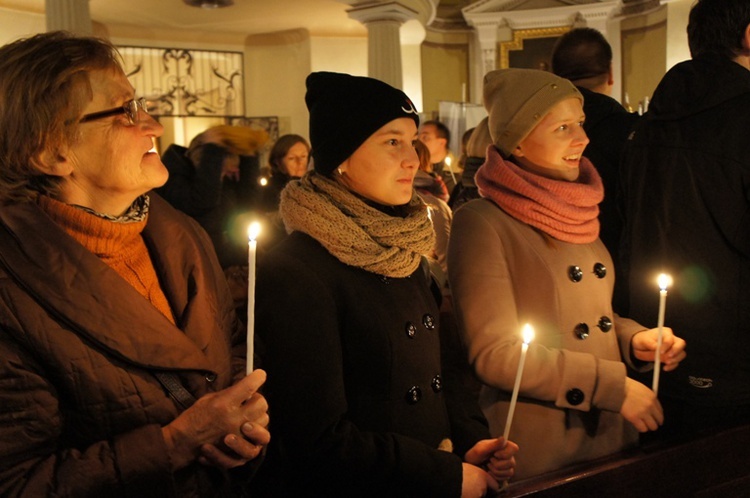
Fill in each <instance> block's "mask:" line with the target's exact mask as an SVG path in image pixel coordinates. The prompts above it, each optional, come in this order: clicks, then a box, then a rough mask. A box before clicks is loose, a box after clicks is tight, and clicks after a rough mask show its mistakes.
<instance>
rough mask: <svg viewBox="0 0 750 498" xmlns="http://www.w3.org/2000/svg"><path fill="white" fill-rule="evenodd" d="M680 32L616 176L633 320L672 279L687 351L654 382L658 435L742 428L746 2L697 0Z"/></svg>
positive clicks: (649, 311)
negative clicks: (683, 54) (683, 50)
mask: <svg viewBox="0 0 750 498" xmlns="http://www.w3.org/2000/svg"><path fill="white" fill-rule="evenodd" d="M687 35H688V43H689V45H690V51H691V54H692V60H688V61H685V62H681V63H680V64H677V65H676V66H674V67H673V68H672V69H670V70H669V71H668V72H667V74H666V75H665V76H664V78H663V79H662V80H661V82H660V83H659V86H658V87H657V88H656V91H655V92H654V97H653V99H652V101H651V105H650V107H649V111H648V113H646V115H645V116H644V117H643V118H642V119H641V121H640V123H639V124H638V126H637V127H636V129H635V132H634V134H633V137H632V139H631V140H630V141H629V142H628V143H627V145H626V147H625V157H624V160H623V171H622V174H623V176H622V187H623V192H624V195H623V201H624V202H623V207H624V209H623V213H624V214H625V229H624V231H623V261H624V262H625V263H626V264H627V271H626V272H625V274H624V275H625V276H624V278H622V279H618V284H619V283H621V284H622V285H623V288H624V294H625V295H626V297H627V298H628V301H629V313H630V315H631V316H633V317H636V318H637V319H639V320H641V321H642V322H643V323H655V322H656V319H657V314H658V309H657V306H658V290H659V288H658V287H657V285H656V276H657V275H658V274H659V273H662V272H665V273H668V274H670V275H671V276H672V278H673V280H674V285H673V287H671V288H670V289H669V297H668V300H667V301H668V302H667V308H666V318H665V320H666V322H667V323H668V324H669V325H671V326H672V327H673V328H675V330H679V331H680V335H682V336H684V337H685V339H686V340H687V341H688V342H689V344H690V350H691V353H690V355H688V358H687V359H686V360H685V362H684V363H683V365H682V366H681V367H680V372H679V375H678V376H676V377H673V376H668V377H667V378H663V379H662V381H661V383H662V385H661V387H660V389H659V398H660V399H661V400H662V403H663V405H664V412H665V415H666V416H667V417H668V418H667V420H666V422H665V424H664V427H663V430H662V431H660V432H661V434H659V437H665V438H672V437H675V438H691V437H695V436H697V435H700V434H703V433H705V432H706V431H716V430H718V429H721V428H724V427H728V426H734V425H739V424H748V423H750V287H748V285H747V280H746V276H748V275H750V140H748V137H747V130H748V129H750V2H747V1H744V0H699V1H698V2H696V3H695V5H694V6H693V8H692V10H691V11H690V17H689V22H688V28H687ZM652 300H653V301H654V303H653V304H652V303H651V301H652Z"/></svg>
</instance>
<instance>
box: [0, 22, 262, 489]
mask: <svg viewBox="0 0 750 498" xmlns="http://www.w3.org/2000/svg"><path fill="white" fill-rule="evenodd" d="M144 104H145V102H144V101H143V99H138V98H137V97H136V95H135V91H134V89H133V87H132V86H131V85H130V83H129V82H128V80H127V78H126V77H125V74H124V73H123V70H122V68H121V66H120V64H119V62H118V54H117V52H116V50H115V49H114V47H112V46H111V45H110V44H109V43H107V42H105V41H102V40H98V39H94V38H75V37H72V36H71V35H67V34H64V33H59V32H53V33H45V34H41V35H37V36H34V37H32V38H28V39H24V40H20V41H17V42H15V43H12V44H10V45H6V46H5V47H3V48H1V49H0V108H2V110H3V112H2V113H0V202H2V209H0V495H2V496H52V495H54V496H63V495H64V496H108V497H115V496H181V497H185V496H191V497H192V496H232V494H233V493H235V492H236V493H238V494H239V493H240V491H241V490H240V489H239V486H241V485H242V484H243V482H245V481H246V479H247V477H248V475H249V471H251V470H252V469H251V468H249V467H252V465H245V464H246V463H247V462H248V461H250V460H253V459H255V458H256V457H257V455H258V454H259V452H260V450H261V445H264V444H266V443H267V442H268V441H269V434H268V432H267V431H266V429H265V427H266V425H267V423H268V417H267V414H266V410H267V405H266V403H265V399H264V398H263V397H262V396H260V395H259V394H258V393H257V390H258V388H259V387H260V386H261V384H263V382H264V380H265V374H264V372H262V371H256V372H254V373H253V374H252V375H249V376H245V375H244V369H245V365H244V361H243V360H242V354H243V351H244V349H245V348H244V344H243V341H242V336H243V334H242V333H241V330H239V329H238V328H237V326H236V325H237V323H238V322H237V319H236V317H235V315H234V310H233V307H232V301H231V298H230V297H229V294H228V290H227V286H226V282H225V281H224V279H223V275H222V273H221V269H220V268H219V266H218V262H217V260H216V256H215V254H214V252H213V249H212V248H211V242H210V240H209V239H208V237H207V236H206V235H205V233H204V232H203V231H202V230H201V229H200V228H199V227H198V225H197V224H196V223H195V222H193V221H192V220H191V219H189V218H188V217H187V216H185V215H182V214H180V213H179V212H177V211H175V210H174V209H172V208H171V207H170V206H169V205H167V204H166V203H165V202H164V201H162V200H161V199H159V198H158V197H156V196H153V195H148V194H147V193H148V192H149V191H150V190H151V189H153V188H154V187H158V186H160V185H162V184H163V183H164V182H165V181H166V179H167V172H166V170H165V168H164V166H163V165H162V163H161V161H160V160H159V156H158V155H157V154H156V153H155V152H154V151H153V145H154V139H155V138H157V137H158V136H159V135H161V133H162V127H161V125H159V123H157V122H156V121H154V120H153V119H152V118H151V117H149V115H148V114H147V113H146V110H145V105H144ZM235 467H237V468H236V469H233V468H235ZM228 469H233V470H232V472H231V473H230V472H228V471H227V470H228ZM230 476H233V477H234V478H235V479H236V482H230Z"/></svg>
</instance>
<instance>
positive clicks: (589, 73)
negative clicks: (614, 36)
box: [552, 28, 639, 311]
mask: <svg viewBox="0 0 750 498" xmlns="http://www.w3.org/2000/svg"><path fill="white" fill-rule="evenodd" d="M552 72H553V73H555V74H556V75H558V76H560V77H562V78H566V79H569V80H570V81H572V82H573V84H574V85H575V86H576V88H578V91H579V92H581V95H583V112H584V113H585V114H586V121H585V122H584V123H583V130H584V131H585V132H586V135H587V136H588V137H589V141H590V142H589V145H588V146H587V147H586V153H585V154H586V157H587V158H588V159H589V160H590V161H591V162H592V163H593V165H594V167H595V168H596V170H597V172H598V173H599V176H601V178H602V182H603V183H604V199H603V200H602V202H601V204H600V205H599V221H600V226H601V230H600V233H599V237H600V238H601V239H602V242H603V243H604V245H605V246H606V248H607V250H608V251H609V253H610V254H611V255H612V260H613V261H614V262H615V263H616V264H618V263H619V261H618V260H619V253H620V248H619V245H620V232H621V231H622V219H621V215H620V213H619V212H618V210H617V191H618V181H619V177H620V160H621V158H622V151H623V147H624V146H625V141H626V140H627V138H628V135H629V134H630V132H631V130H632V129H633V126H635V124H636V122H637V121H638V118H639V116H638V114H636V113H631V112H628V111H627V110H625V108H624V107H623V106H622V105H620V103H619V102H617V101H616V100H615V99H613V98H612V86H613V85H614V82H615V80H614V77H613V74H612V47H610V45H609V42H607V40H606V39H605V38H604V35H602V34H601V33H600V32H599V31H597V30H595V29H593V28H575V29H572V30H570V31H568V32H567V33H565V34H564V35H562V36H561V37H560V38H558V40H557V42H556V43H555V46H554V48H553V50H552ZM616 267H618V266H616ZM619 301H620V299H619V296H617V297H616V300H615V306H616V307H615V311H619V308H620V304H619Z"/></svg>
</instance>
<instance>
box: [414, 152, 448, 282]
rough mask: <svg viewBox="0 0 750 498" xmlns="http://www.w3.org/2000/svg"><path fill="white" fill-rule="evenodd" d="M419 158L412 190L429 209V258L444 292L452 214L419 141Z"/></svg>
mask: <svg viewBox="0 0 750 498" xmlns="http://www.w3.org/2000/svg"><path fill="white" fill-rule="evenodd" d="M414 148H415V149H416V150H417V156H418V157H419V171H417V174H416V176H415V177H414V190H416V191H417V193H418V194H419V196H420V197H421V198H422V200H423V201H424V202H425V204H427V209H429V216H430V221H431V222H432V226H433V228H434V229H435V246H434V248H433V251H432V255H431V257H432V258H433V259H434V260H435V261H437V263H438V265H439V267H440V271H439V272H438V273H437V275H438V276H439V283H440V288H441V289H443V290H445V287H446V286H447V284H448V264H447V263H448V239H449V238H450V235H451V221H453V213H452V212H451V208H450V207H448V204H447V203H446V202H445V201H446V200H447V199H448V195H447V190H446V188H445V184H444V183H443V182H442V180H440V179H439V178H438V177H436V176H433V175H430V174H429V173H427V170H428V169H429V168H430V166H431V164H430V151H429V150H428V149H427V146H426V145H425V144H423V143H422V141H421V140H417V141H416V142H415V144H414Z"/></svg>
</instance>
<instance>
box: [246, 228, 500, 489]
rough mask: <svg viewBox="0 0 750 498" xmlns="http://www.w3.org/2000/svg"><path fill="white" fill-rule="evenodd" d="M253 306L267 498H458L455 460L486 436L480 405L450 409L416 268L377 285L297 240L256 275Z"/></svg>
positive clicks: (434, 325)
mask: <svg viewBox="0 0 750 498" xmlns="http://www.w3.org/2000/svg"><path fill="white" fill-rule="evenodd" d="M257 296H258V301H257V310H258V311H257V315H256V316H257V318H256V332H257V334H258V337H259V338H261V339H262V341H263V346H262V347H260V346H259V349H260V350H263V351H264V353H263V354H262V358H263V366H264V368H266V369H267V371H268V379H269V380H268V383H267V391H266V396H267V398H268V400H269V404H270V406H272V407H273V408H272V415H271V417H272V420H273V422H272V424H273V439H272V442H271V445H270V447H269V454H268V457H267V459H266V462H264V465H263V467H262V472H263V474H264V475H259V478H263V477H265V478H266V479H268V481H270V482H269V483H268V484H266V486H268V489H270V490H271V493H270V494H271V496H321V497H337V496H358V497H362V496H372V497H384V496H389V497H392V496H430V497H442V496H445V497H458V496H460V493H461V482H462V466H461V458H460V457H459V456H458V455H463V454H464V453H465V452H466V451H467V450H468V449H469V448H470V447H471V446H473V444H474V443H475V442H476V441H477V440H479V439H480V438H486V437H488V432H487V427H486V422H485V421H484V420H483V417H482V415H481V413H480V412H479V410H478V407H477V405H476V400H474V401H475V403H474V405H473V406H474V408H475V409H474V410H473V411H472V408H471V406H472V405H470V404H468V403H461V402H457V403H456V404H453V403H452V401H453V400H454V399H456V398H454V393H453V391H452V389H453V388H454V387H456V386H457V384H453V379H452V378H450V376H448V377H446V376H444V372H445V371H444V370H443V369H442V368H441V349H440V337H439V331H440V328H439V324H438V316H439V315H438V309H437V305H436V303H435V301H434V298H433V296H432V295H431V293H430V291H429V287H428V282H427V276H426V274H425V273H424V272H423V270H422V268H420V269H418V270H417V271H416V272H415V273H414V274H412V275H411V276H410V277H407V278H387V277H383V276H380V275H377V274H374V273H369V272H367V271H365V270H362V269H360V268H356V267H353V266H348V265H345V264H343V263H341V262H340V261H339V260H338V259H336V258H335V257H334V256H332V255H331V254H330V253H329V252H328V251H327V250H326V249H325V248H324V247H323V246H321V245H320V244H319V243H318V242H317V241H316V240H314V239H312V238H311V237H309V236H308V235H306V234H303V233H301V232H293V233H292V234H291V235H289V237H287V238H286V239H285V240H284V241H283V242H282V243H281V244H280V245H279V246H277V248H276V249H275V250H274V251H272V253H271V254H269V255H267V257H266V259H265V260H264V261H262V262H261V263H260V264H259V269H258V280H257ZM456 394H458V395H465V393H464V394H462V393H460V392H459V393H456ZM472 416H473V417H475V418H473V419H472V418H471V417H472ZM445 438H451V439H452V440H453V443H454V445H455V448H456V449H455V453H454V454H451V453H448V452H444V451H437V450H436V448H437V447H438V445H439V444H440V443H441V441H442V440H443V439H445Z"/></svg>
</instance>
